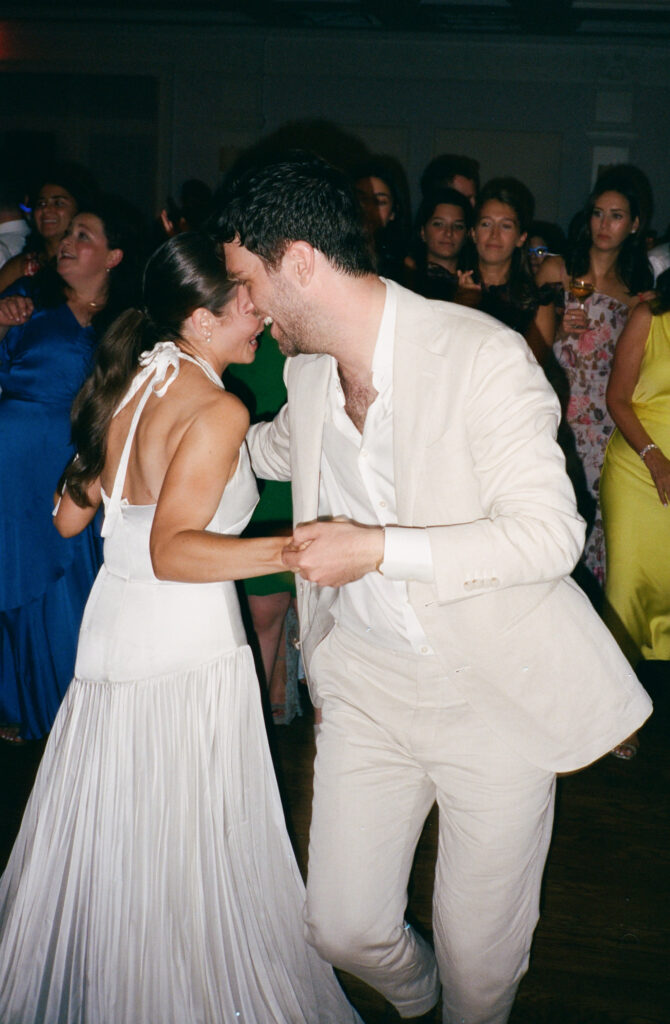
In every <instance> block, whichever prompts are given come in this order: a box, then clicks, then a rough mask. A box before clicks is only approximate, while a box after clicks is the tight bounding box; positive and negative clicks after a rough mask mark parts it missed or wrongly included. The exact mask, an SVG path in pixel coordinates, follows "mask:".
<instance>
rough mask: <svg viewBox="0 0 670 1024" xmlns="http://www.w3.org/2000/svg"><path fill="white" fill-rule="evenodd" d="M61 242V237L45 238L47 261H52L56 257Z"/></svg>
mask: <svg viewBox="0 0 670 1024" xmlns="http://www.w3.org/2000/svg"><path fill="white" fill-rule="evenodd" d="M60 243H61V239H60V238H45V239H44V254H45V256H46V262H47V263H50V262H51V260H55V259H56V255H57V253H58V246H59V245H60Z"/></svg>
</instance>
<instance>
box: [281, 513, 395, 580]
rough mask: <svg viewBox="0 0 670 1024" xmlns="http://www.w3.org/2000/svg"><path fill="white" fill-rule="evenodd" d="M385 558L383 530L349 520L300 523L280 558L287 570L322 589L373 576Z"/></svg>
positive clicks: (379, 527)
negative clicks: (370, 574) (298, 574)
mask: <svg viewBox="0 0 670 1024" xmlns="http://www.w3.org/2000/svg"><path fill="white" fill-rule="evenodd" d="M383 557H384V530H383V529H382V527H381V526H364V525H363V524H361V523H354V522H352V521H351V520H349V519H345V520H330V521H329V522H320V521H318V520H316V521H314V522H312V523H301V524H300V526H297V527H296V528H295V530H294V531H293V541H292V542H291V543H290V544H288V545H287V546H286V547H285V548H284V550H283V552H282V558H283V560H284V564H285V565H286V566H287V568H289V569H291V570H292V571H293V572H297V573H300V575H301V576H302V577H303V579H305V580H309V581H310V583H318V584H319V586H321V587H341V586H342V585H343V584H344V583H351V582H352V580H358V579H360V578H361V576H365V574H366V573H368V572H374V571H375V570H376V569H377V567H378V566H379V564H380V562H381V561H382V559H383Z"/></svg>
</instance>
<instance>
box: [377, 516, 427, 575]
mask: <svg viewBox="0 0 670 1024" xmlns="http://www.w3.org/2000/svg"><path fill="white" fill-rule="evenodd" d="M384 537H385V539H384V560H383V562H382V564H381V565H380V567H379V568H380V572H382V573H383V575H384V576H385V577H386V579H389V580H416V581H417V582H418V583H432V582H433V579H434V577H435V570H434V567H433V552H432V549H431V546H430V540H429V538H428V531H427V530H424V529H422V528H420V527H413V526H385V527H384Z"/></svg>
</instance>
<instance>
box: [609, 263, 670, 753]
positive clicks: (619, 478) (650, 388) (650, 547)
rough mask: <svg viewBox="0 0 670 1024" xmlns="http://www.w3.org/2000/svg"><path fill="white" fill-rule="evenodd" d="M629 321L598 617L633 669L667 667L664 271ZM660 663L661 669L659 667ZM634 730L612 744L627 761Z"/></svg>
mask: <svg viewBox="0 0 670 1024" xmlns="http://www.w3.org/2000/svg"><path fill="white" fill-rule="evenodd" d="M656 286H657V296H656V298H655V299H654V300H653V301H652V302H651V303H646V302H643V303H640V305H638V306H637V307H636V308H635V309H634V310H633V312H632V313H631V315H630V317H629V318H628V322H627V324H626V326H625V327H624V329H623V331H622V332H621V336H620V338H619V340H618V342H617V346H616V350H615V352H614V362H613V365H612V373H611V375H610V379H609V383H608V385H607V407H608V409H609V411H610V414H611V416H612V419H613V420H614V423H615V425H616V429H615V431H614V433H613V434H612V436H611V438H610V442H609V444H608V446H607V451H606V452H605V461H604V463H603V471H602V476H601V479H600V499H601V504H602V515H603V525H604V529H605V550H606V562H607V573H606V576H605V608H604V618H605V622H606V623H607V624H608V625H609V627H610V629H611V631H612V633H613V634H614V636H615V637H616V639H617V641H618V642H619V646H620V647H621V649H622V650H623V652H624V654H626V656H627V657H628V659H629V661H630V663H631V665H633V667H636V666H638V665H639V664H640V663H641V662H642V661H653V662H655V663H657V664H658V663H661V662H665V663H666V664H665V669H666V673H667V670H668V668H670V518H669V513H668V506H669V505H670V269H669V270H666V271H665V272H664V273H663V274H661V276H660V277H659V279H658V281H657V282H656ZM659 667H660V666H659ZM637 748H638V738H637V735H635V734H634V735H633V736H630V737H629V738H628V739H627V740H626V741H625V742H624V743H620V744H619V745H618V746H617V747H615V748H614V750H613V751H612V753H613V754H614V755H615V756H616V757H620V758H623V759H624V760H630V758H631V757H634V756H635V754H636V752H637Z"/></svg>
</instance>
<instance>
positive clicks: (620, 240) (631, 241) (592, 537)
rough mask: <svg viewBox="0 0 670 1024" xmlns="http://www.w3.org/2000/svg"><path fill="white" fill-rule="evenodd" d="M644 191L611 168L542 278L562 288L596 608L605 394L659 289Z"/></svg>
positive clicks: (558, 343) (567, 402)
mask: <svg viewBox="0 0 670 1024" xmlns="http://www.w3.org/2000/svg"><path fill="white" fill-rule="evenodd" d="M637 186H638V179H637V177H636V176H635V175H634V174H632V173H631V172H630V170H629V169H628V168H623V167H612V168H610V169H609V170H607V171H605V172H604V173H603V174H602V175H601V176H600V177H599V178H598V181H597V182H596V184H595V187H594V189H593V191H592V192H591V195H590V196H589V199H588V202H587V204H586V207H585V209H584V212H583V216H582V226H581V229H580V231H579V233H578V235H577V237H576V241H575V244H574V246H573V249H572V252H571V254H570V255H569V257H568V260H567V263H566V262H565V261H564V260H563V259H562V258H561V257H549V258H548V259H547V260H545V262H544V263H543V264H542V267H541V268H540V271H539V274H538V277H537V282H538V285H540V286H542V285H548V284H551V285H557V284H560V286H561V290H562V293H563V299H564V310H563V313H562V316H561V317H560V319H559V322H558V328H557V331H556V336H555V341H554V356H555V361H552V362H550V363H549V366H548V376H549V377H550V380H551V381H552V383H553V384H554V386H555V387H556V390H557V391H558V394H559V398H560V399H561V403H562V406H563V413H564V423H563V425H562V430H561V432H560V435H559V436H560V437H562V443H563V447H564V450H565V452H566V459H567V464H568V472H569V473H570V476H571V477H572V480H573V483H574V485H575V490H576V492H577V500H578V504H579V506H580V511H581V512H582V514H583V515H584V516H585V518H586V519H587V522H588V523H589V524H592V528H591V530H590V533H589V535H588V537H587V541H586V547H585V549H584V554H583V556H582V564H581V565H580V567H579V571H578V573H577V576H578V579H579V582H580V583H581V584H582V586H583V587H584V589H586V591H587V593H589V596H591V598H592V599H593V600H594V601H595V603H598V600H599V596H600V593H601V587H602V583H603V581H604V575H605V544H604V537H603V530H602V521H601V517H600V509H599V507H598V485H599V479H600V470H601V467H602V463H603V458H604V455H605V448H606V446H607V441H608V439H609V437H610V435H611V433H612V430H613V429H614V424H613V423H612V420H611V417H610V415H609V413H608V411H607V405H606V402H605V392H606V389H607V381H608V378H609V372H610V367H611V364H612V358H613V355H614V347H615V345H616V342H617V339H618V337H619V335H620V334H621V331H622V330H623V327H624V325H625V323H626V320H627V319H628V315H629V313H630V311H631V310H632V309H633V308H634V306H636V305H637V303H638V302H639V301H640V298H641V296H642V294H643V293H646V292H647V290H648V289H650V288H651V286H652V275H651V268H650V267H649V263H648V261H647V254H646V248H645V244H644V229H645V226H646V204H645V203H644V202H641V199H640V196H639V193H638V187H637ZM548 357H549V352H547V359H548Z"/></svg>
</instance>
